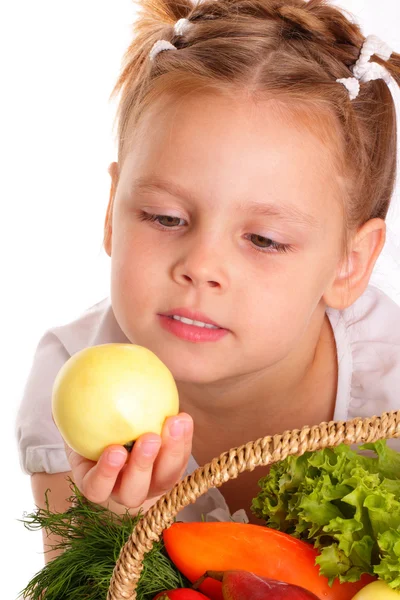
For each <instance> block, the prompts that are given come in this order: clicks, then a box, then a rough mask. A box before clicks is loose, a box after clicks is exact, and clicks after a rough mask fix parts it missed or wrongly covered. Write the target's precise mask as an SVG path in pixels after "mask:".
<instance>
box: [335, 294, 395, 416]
mask: <svg viewBox="0 0 400 600" xmlns="http://www.w3.org/2000/svg"><path fill="white" fill-rule="evenodd" d="M327 313H328V315H329V318H330V320H331V324H332V327H333V330H334V334H335V338H336V344H337V350H338V363H339V387H341V388H342V390H343V392H344V393H343V394H340V393H338V407H337V408H338V410H337V414H338V416H339V415H340V418H345V419H351V418H354V417H357V416H360V417H368V416H373V415H380V414H382V413H383V412H387V411H391V410H398V409H399V392H398V390H399V389H400V305H399V304H397V303H396V302H395V301H394V300H392V299H391V298H390V297H389V296H388V295H387V294H385V293H384V292H383V291H382V290H380V289H379V288H377V287H375V286H372V285H370V286H368V288H367V289H366V291H365V292H364V294H363V295H362V296H361V297H360V298H359V299H358V300H357V301H356V302H355V303H354V304H353V305H352V306H350V307H349V308H347V309H345V310H342V311H334V310H332V309H328V310H327ZM341 361H342V364H341ZM341 374H342V376H341ZM346 379H347V383H346V381H345V380H346Z"/></svg>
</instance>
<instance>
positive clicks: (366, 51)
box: [336, 35, 393, 100]
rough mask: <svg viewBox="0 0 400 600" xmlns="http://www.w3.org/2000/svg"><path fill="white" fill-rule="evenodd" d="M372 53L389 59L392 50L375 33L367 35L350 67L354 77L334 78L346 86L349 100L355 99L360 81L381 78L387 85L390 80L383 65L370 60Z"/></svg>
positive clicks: (366, 81) (358, 91)
mask: <svg viewBox="0 0 400 600" xmlns="http://www.w3.org/2000/svg"><path fill="white" fill-rule="evenodd" d="M373 54H376V56H379V58H382V59H383V60H389V58H390V57H391V56H392V54H393V50H392V49H391V48H389V46H388V45H387V44H386V43H385V42H383V41H382V40H381V39H379V38H378V37H377V36H376V35H369V36H368V37H366V38H365V41H364V44H363V46H362V48H361V52H360V57H359V59H358V60H357V62H356V63H355V64H354V65H353V67H351V71H352V72H353V75H354V77H345V78H344V79H336V81H337V82H338V83H342V84H343V85H344V86H345V87H346V88H347V90H348V91H349V95H350V100H355V99H356V98H357V96H358V94H359V93H360V82H361V83H368V81H374V80H375V79H383V80H384V81H385V82H386V83H387V84H388V85H389V83H390V81H391V75H390V73H389V71H388V70H387V69H386V67H384V66H383V65H380V64H378V63H376V62H371V60H370V59H371V56H372V55H373Z"/></svg>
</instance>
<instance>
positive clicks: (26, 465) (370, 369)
mask: <svg viewBox="0 0 400 600" xmlns="http://www.w3.org/2000/svg"><path fill="white" fill-rule="evenodd" d="M327 315H328V317H329V320H330V322H331V325H332V329H333V332H334V336H335V340H336V347H337V357H338V386H337V397H336V406H335V413H334V417H333V418H334V420H341V421H342V420H343V421H346V420H348V419H352V418H354V417H358V416H359V417H367V416H373V415H380V414H381V413H383V412H386V411H390V410H398V409H400V306H399V305H398V304H397V303H396V302H394V301H393V300H392V299H391V298H389V297H388V296H387V295H386V294H385V293H384V292H382V291H381V290H380V289H378V288H376V287H374V286H372V285H370V286H368V288H367V289H366V291H365V293H364V294H363V295H362V296H361V297H360V298H359V299H358V300H357V301H356V302H355V303H354V304H353V305H352V306H351V307H350V308H347V309H345V310H342V311H338V310H334V309H330V308H328V309H327ZM111 342H125V343H128V342H129V340H128V339H127V338H126V336H125V334H124V333H123V332H122V330H121V329H120V327H119V325H118V323H117V321H116V319H115V316H114V313H113V310H112V307H111V303H110V298H105V299H104V300H102V301H101V302H98V303H97V304H95V305H94V306H92V307H91V308H89V309H88V310H86V311H85V312H84V313H83V314H82V315H81V316H80V317H79V318H78V319H76V320H74V321H72V322H70V323H67V324H65V325H62V326H60V327H54V328H51V329H49V330H48V331H47V332H46V333H45V334H44V335H43V337H42V338H41V339H40V341H39V344H38V346H37V349H36V353H35V355H34V358H33V364H32V367H31V371H30V373H29V376H28V379H27V382H26V385H25V390H24V394H23V397H22V400H21V403H20V406H19V409H18V413H17V418H16V437H17V444H18V451H19V458H20V464H21V468H22V470H23V471H24V472H25V473H27V474H32V473H36V472H41V471H44V472H46V473H60V472H65V471H69V470H70V465H69V463H68V460H67V457H66V454H65V450H64V443H63V440H62V438H61V435H60V433H59V431H58V429H57V428H56V426H55V424H54V422H53V419H52V414H51V393H52V387H53V382H54V379H55V377H56V375H57V373H58V371H59V370H60V368H61V367H62V365H63V364H64V363H65V362H66V361H67V360H68V359H69V357H70V356H72V355H73V354H75V353H76V352H78V351H80V350H82V349H83V348H86V347H89V346H95V345H99V344H106V343H111ZM266 434H267V432H266ZM390 445H391V446H392V447H395V448H396V449H398V450H400V440H399V439H398V440H391V442H390ZM197 467H198V465H197V463H196V462H195V460H194V458H193V456H192V457H191V458H190V460H189V463H188V466H187V469H186V473H185V474H188V473H191V472H192V471H194V470H195V469H196V468H197ZM202 515H203V516H205V517H206V519H207V520H226V519H229V517H230V515H229V510H228V507H227V504H226V502H225V500H224V498H223V496H222V494H221V492H220V491H219V490H218V489H216V488H213V489H211V490H209V491H208V492H207V493H206V494H204V495H203V496H202V497H200V498H199V499H198V500H197V501H196V502H195V503H194V504H192V505H190V506H187V507H186V508H184V509H183V510H182V511H181V512H180V513H179V520H184V521H196V520H200V519H201V517H202ZM232 518H233V519H234V520H238V521H247V516H246V514H245V512H244V510H239V511H237V512H236V513H235V514H234V515H232Z"/></svg>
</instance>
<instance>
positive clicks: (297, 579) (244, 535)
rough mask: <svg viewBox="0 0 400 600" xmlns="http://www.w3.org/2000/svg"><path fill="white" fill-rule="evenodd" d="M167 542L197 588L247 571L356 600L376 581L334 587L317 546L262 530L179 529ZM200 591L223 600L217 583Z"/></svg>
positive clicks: (333, 599)
mask: <svg viewBox="0 0 400 600" xmlns="http://www.w3.org/2000/svg"><path fill="white" fill-rule="evenodd" d="M163 537H164V543H165V548H166V550H167V553H168V556H169V557H170V558H171V560H172V561H173V562H174V564H175V565H176V566H177V567H178V569H179V571H180V572H181V573H183V574H184V575H185V577H187V578H188V579H189V580H190V581H191V582H194V581H196V580H197V579H198V578H199V577H201V576H202V575H203V573H204V572H205V571H208V570H214V571H226V570H232V569H241V570H245V571H251V572H253V573H255V574H256V575H260V576H262V577H270V578H272V579H279V580H281V581H284V582H286V583H292V584H295V585H298V586H301V587H304V588H305V589H307V590H309V591H311V592H313V593H314V594H315V595H316V596H318V598H321V599H323V600H350V599H351V598H352V597H353V596H354V594H355V593H356V592H357V591H358V590H359V589H360V588H361V587H362V586H363V585H366V584H367V583H369V582H370V581H371V580H372V579H371V577H369V576H368V577H366V578H363V580H362V581H359V582H357V583H346V584H340V583H339V581H336V582H335V583H334V584H333V586H332V587H330V586H329V584H328V579H327V578H326V577H322V576H320V575H319V567H318V566H317V565H316V564H315V559H316V557H317V551H316V550H315V549H314V548H313V546H312V545H311V544H306V543H305V542H302V541H301V540H298V539H296V538H294V537H292V536H290V535H287V534H284V533H281V532H279V531H276V530H274V529H270V528H268V527H263V526H260V525H251V524H247V523H234V522H227V523H224V522H211V523H208V522H203V523H174V524H172V525H171V527H169V529H166V530H165V531H164V532H163ZM200 590H201V591H202V592H203V593H204V594H206V595H207V596H210V598H212V599H214V600H220V599H221V598H222V593H221V584H220V583H219V582H217V581H213V580H211V579H206V580H205V581H204V583H202V585H201V586H200Z"/></svg>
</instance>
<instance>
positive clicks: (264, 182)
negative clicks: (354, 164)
mask: <svg viewBox="0 0 400 600" xmlns="http://www.w3.org/2000/svg"><path fill="white" fill-rule="evenodd" d="M135 140H136V142H135V143H133V144H132V148H133V149H132V150H130V151H129V152H128V153H127V155H126V158H125V160H124V162H123V167H122V169H121V172H120V173H119V180H118V186H117V190H116V195H115V198H114V206H113V214H112V236H111V245H110V247H109V248H106V250H107V251H108V252H109V253H110V255H111V258H112V263H111V274H112V275H111V279H112V281H111V299H112V305H113V309H114V312H115V315H116V318H117V321H118V323H119V325H120V326H121V328H122V330H123V332H124V333H125V335H126V336H127V337H128V338H129V340H130V341H131V342H132V343H135V344H139V345H143V346H146V347H148V348H149V349H150V350H152V351H153V352H155V354H157V355H158V356H159V357H160V359H161V360H162V361H163V362H164V363H165V364H166V365H167V366H168V367H169V368H170V370H171V371H172V373H173V375H174V377H175V379H176V380H177V381H182V382H193V383H211V382H216V381H218V380H228V379H230V378H232V377H235V378H237V379H238V380H240V377H241V376H247V375H250V374H254V375H257V374H261V373H263V372H264V371H265V370H266V369H268V368H271V367H273V366H276V365H277V364H279V363H280V362H282V361H283V362H284V361H285V360H287V359H288V358H289V357H290V356H291V355H292V356H293V354H294V353H295V352H296V350H298V348H299V347H300V346H301V345H304V343H305V341H306V339H307V335H309V333H308V332H310V331H311V330H313V331H314V334H315V331H316V326H317V323H319V324H321V322H322V320H323V315H324V312H325V308H326V304H325V302H324V293H325V292H326V290H327V289H328V288H329V286H330V285H331V284H332V282H333V280H334V279H335V276H337V269H338V265H339V263H340V242H341V234H342V226H343V225H342V216H341V210H340V203H339V201H338V198H337V192H335V186H334V177H335V174H334V172H333V161H332V155H331V154H330V151H329V149H328V148H326V146H325V145H324V144H323V143H322V142H321V141H319V140H318V139H317V137H315V136H314V135H312V133H311V132H310V131H308V130H307V128H306V127H304V128H303V127H299V126H298V125H297V126H296V127H294V126H293V125H291V124H290V120H289V119H285V118H284V117H279V116H278V113H277V112H276V111H274V109H273V106H272V105H271V103H268V102H264V103H259V104H255V103H251V102H248V101H245V100H242V99H240V98H237V99H235V100H232V99H231V98H225V97H219V96H213V97H210V96H200V97H199V96H197V97H186V98H183V99H182V100H181V101H179V102H169V103H166V102H165V100H164V101H162V100H160V101H158V102H157V103H156V104H155V105H154V106H153V107H152V109H151V110H149V111H148V112H147V113H146V115H145V116H144V117H143V119H142V121H141V125H140V129H139V130H138V131H137V135H136V137H135ZM335 194H336V196H335ZM182 308H185V309H187V310H189V311H197V312H201V313H202V315H203V319H202V320H204V321H207V320H210V321H212V322H213V323H216V324H217V325H218V326H220V328H223V331H221V330H219V331H218V332H217V333H215V332H216V330H215V329H209V328H208V329H206V330H204V329H199V328H198V327H196V326H193V325H192V326H190V325H189V326H188V327H190V331H191V332H194V335H195V334H196V332H197V333H198V335H199V339H198V341H196V340H195V339H193V338H192V337H190V336H191V334H190V331H189V329H187V330H186V332H185V331H183V329H185V328H184V327H183V326H182V323H180V324H179V323H178V321H176V320H172V318H171V317H170V316H169V317H168V316H165V315H171V314H172V313H176V312H179V311H178V310H177V309H182ZM200 320H201V319H200ZM175 325H177V326H178V327H181V328H182V331H183V332H182V331H180V332H178V331H175V330H171V326H175ZM204 331H206V332H207V334H209V333H210V332H211V333H210V335H211V336H215V339H212V340H207V341H204V339H202V338H201V335H203V334H204ZM188 336H189V339H187V338H188Z"/></svg>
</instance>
